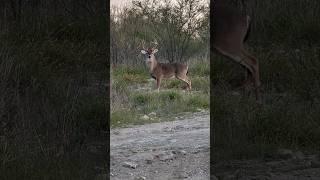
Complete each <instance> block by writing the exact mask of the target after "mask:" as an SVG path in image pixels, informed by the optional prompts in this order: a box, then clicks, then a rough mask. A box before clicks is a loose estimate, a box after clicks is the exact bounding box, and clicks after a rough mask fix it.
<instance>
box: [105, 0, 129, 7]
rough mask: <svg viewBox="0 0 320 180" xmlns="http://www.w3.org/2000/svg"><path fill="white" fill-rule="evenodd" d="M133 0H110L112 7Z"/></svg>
mask: <svg viewBox="0 0 320 180" xmlns="http://www.w3.org/2000/svg"><path fill="white" fill-rule="evenodd" d="M131 1H132V0H110V7H112V6H116V7H121V6H123V5H125V4H126V3H131Z"/></svg>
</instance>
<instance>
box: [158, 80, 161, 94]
mask: <svg viewBox="0 0 320 180" xmlns="http://www.w3.org/2000/svg"><path fill="white" fill-rule="evenodd" d="M160 83H161V78H160V77H158V78H157V90H158V92H160Z"/></svg>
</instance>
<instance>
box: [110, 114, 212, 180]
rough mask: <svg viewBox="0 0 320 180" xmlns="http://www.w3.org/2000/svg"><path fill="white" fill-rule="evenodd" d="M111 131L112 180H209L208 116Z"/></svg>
mask: <svg viewBox="0 0 320 180" xmlns="http://www.w3.org/2000/svg"><path fill="white" fill-rule="evenodd" d="M181 119H183V120H176V121H170V122H162V123H153V124H146V125H141V126H133V127H131V128H122V129H113V130H111V133H110V136H111V142H110V147H111V153H110V162H111V168H110V169H111V172H110V173H111V176H110V178H111V179H112V180H120V179H121V180H123V179H126V180H131V179H132V180H135V179H148V180H151V179H156V180H162V179H163V180H167V179H193V180H197V179H199V180H205V179H209V168H210V166H209V162H210V152H209V138H210V137H209V124H210V119H209V112H198V113H193V114H190V115H187V116H183V117H181Z"/></svg>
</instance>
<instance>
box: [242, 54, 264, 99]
mask: <svg viewBox="0 0 320 180" xmlns="http://www.w3.org/2000/svg"><path fill="white" fill-rule="evenodd" d="M242 53H243V54H244V55H245V56H246V57H247V59H249V61H248V64H249V65H250V66H251V68H252V70H253V71H252V72H251V77H252V80H253V83H254V87H255V93H256V99H257V100H258V101H260V86H261V82H260V75H259V63H258V61H257V59H256V58H255V57H253V56H252V55H250V54H249V53H248V52H246V51H245V50H243V51H242Z"/></svg>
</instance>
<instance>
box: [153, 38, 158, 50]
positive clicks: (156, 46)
mask: <svg viewBox="0 0 320 180" xmlns="http://www.w3.org/2000/svg"><path fill="white" fill-rule="evenodd" d="M151 43H152V44H154V45H155V47H153V48H152V49H153V50H154V49H156V48H158V41H157V39H154V41H153V42H151Z"/></svg>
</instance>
